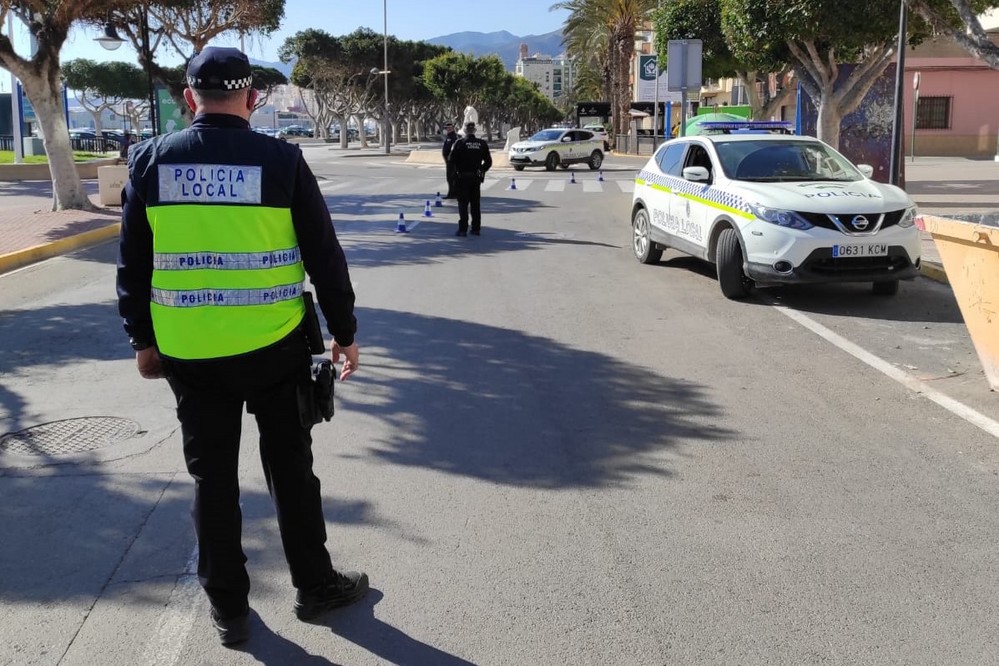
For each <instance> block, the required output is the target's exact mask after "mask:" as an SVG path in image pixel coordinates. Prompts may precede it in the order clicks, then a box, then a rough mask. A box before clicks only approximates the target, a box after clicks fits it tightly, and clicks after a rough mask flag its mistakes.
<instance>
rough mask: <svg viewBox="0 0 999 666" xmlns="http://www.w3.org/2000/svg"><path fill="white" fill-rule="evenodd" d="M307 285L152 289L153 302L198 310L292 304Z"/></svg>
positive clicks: (300, 283)
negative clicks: (218, 307) (206, 306)
mask: <svg viewBox="0 0 999 666" xmlns="http://www.w3.org/2000/svg"><path fill="white" fill-rule="evenodd" d="M303 288H304V283H302V282H299V283H296V284H283V285H279V286H276V287H264V288H262V289H210V288H209V289H159V288H156V287H154V288H153V289H152V301H153V303H156V304H157V305H164V306H168V307H175V308H197V307H201V306H205V305H223V306H235V305H271V304H272V303H279V302H281V301H290V300H293V299H296V298H299V297H300V296H301V295H302V291H303Z"/></svg>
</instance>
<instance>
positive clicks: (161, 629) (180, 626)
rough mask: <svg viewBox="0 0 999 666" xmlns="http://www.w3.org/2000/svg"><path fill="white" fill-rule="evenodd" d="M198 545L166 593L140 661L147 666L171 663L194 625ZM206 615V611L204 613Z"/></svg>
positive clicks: (177, 658) (199, 596)
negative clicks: (168, 597) (151, 635)
mask: <svg viewBox="0 0 999 666" xmlns="http://www.w3.org/2000/svg"><path fill="white" fill-rule="evenodd" d="M197 571H198V547H197V546H195V547H194V552H192V553H191V557H190V558H188V560H187V565H186V566H185V567H184V573H182V574H181V575H180V577H179V578H178V579H177V583H176V584H175V585H174V587H173V591H172V592H171V593H170V600H169V601H168V602H167V605H166V607H165V610H164V611H163V614H162V615H160V620H159V622H158V623H157V625H156V633H155V634H154V635H153V638H152V640H150V641H149V643H147V644H146V648H145V650H143V653H142V659H141V660H140V661H139V663H140V664H147V665H149V666H175V665H176V664H177V663H178V662H179V661H180V653H181V652H182V651H183V650H184V647H185V646H186V644H187V636H188V634H190V633H191V627H193V626H194V618H195V615H197V612H198V606H199V605H200V604H201V603H202V601H203V598H202V594H201V585H199V584H198V575H197ZM205 617H206V618H207V614H206V615H205Z"/></svg>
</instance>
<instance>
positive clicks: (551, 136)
mask: <svg viewBox="0 0 999 666" xmlns="http://www.w3.org/2000/svg"><path fill="white" fill-rule="evenodd" d="M563 131H565V130H560V129H546V130H541V131H540V132H538V133H537V134H535V135H534V136H532V137H531V141H558V140H559V137H561V136H562V132H563Z"/></svg>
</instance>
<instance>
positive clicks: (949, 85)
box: [903, 28, 999, 158]
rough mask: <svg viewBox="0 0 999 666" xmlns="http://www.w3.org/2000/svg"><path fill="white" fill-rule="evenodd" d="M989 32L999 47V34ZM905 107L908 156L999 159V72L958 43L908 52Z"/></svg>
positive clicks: (935, 44)
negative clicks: (913, 126)
mask: <svg viewBox="0 0 999 666" xmlns="http://www.w3.org/2000/svg"><path fill="white" fill-rule="evenodd" d="M988 32H989V36H990V37H991V38H992V41H993V42H996V43H999V28H996V29H992V30H989V31H988ZM917 75H918V76H917ZM917 79H918V85H919V101H918V106H917V107H916V112H915V120H916V133H915V145H914V146H913V133H912V124H913V108H912V102H913V98H914V96H915V94H916V91H915V90H914V83H915V82H916V80H917ZM904 105H905V106H904V107H903V108H904V111H905V137H904V139H903V145H904V151H905V154H906V155H911V154H915V155H916V156H919V155H953V156H962V157H988V158H992V157H999V70H995V69H990V68H989V67H988V65H986V64H985V63H984V62H983V61H981V60H979V59H978V58H975V57H973V56H972V55H971V54H969V53H968V52H967V51H966V50H964V49H963V48H961V47H960V46H958V45H957V44H956V43H954V42H952V41H950V40H946V39H940V40H935V41H927V42H925V43H923V44H921V45H919V46H917V47H915V48H910V49H909V50H908V51H907V52H906V54H905V101H904Z"/></svg>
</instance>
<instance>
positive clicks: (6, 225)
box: [0, 181, 121, 273]
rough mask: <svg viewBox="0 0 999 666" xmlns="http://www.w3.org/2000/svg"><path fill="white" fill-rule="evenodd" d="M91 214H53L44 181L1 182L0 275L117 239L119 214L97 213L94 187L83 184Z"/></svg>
mask: <svg viewBox="0 0 999 666" xmlns="http://www.w3.org/2000/svg"><path fill="white" fill-rule="evenodd" d="M84 187H85V188H86V190H87V192H88V194H89V195H90V201H91V202H92V203H93V204H94V206H95V207H96V208H97V210H95V211H93V212H86V211H78V210H67V211H53V210H52V185H51V183H50V182H48V181H16V182H0V197H3V206H2V207H0V273H6V272H8V271H12V270H14V269H16V268H20V267H21V266H27V265H28V264H32V263H35V262H38V261H42V260H44V259H49V258H51V257H55V256H58V255H60V254H65V253H66V252H71V251H73V250H77V249H80V248H83V247H88V246H90V245H95V244H97V243H101V242H104V241H106V240H109V239H111V238H114V237H116V236H117V235H118V223H119V222H120V220H121V210H120V209H118V208H101V207H100V204H99V199H98V197H97V194H96V192H97V182H96V181H84Z"/></svg>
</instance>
